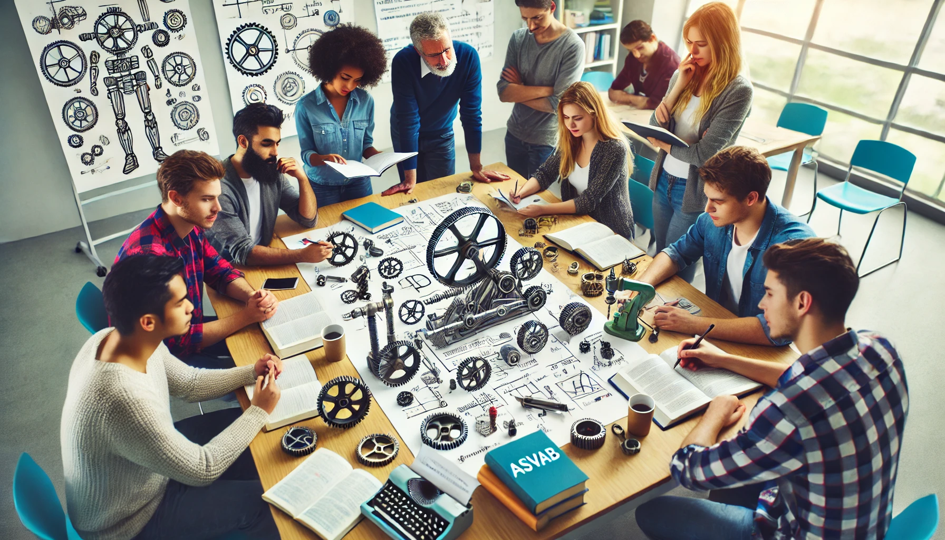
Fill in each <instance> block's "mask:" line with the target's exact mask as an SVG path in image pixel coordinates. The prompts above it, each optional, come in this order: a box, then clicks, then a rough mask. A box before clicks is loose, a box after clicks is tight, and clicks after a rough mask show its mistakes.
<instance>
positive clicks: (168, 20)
mask: <svg viewBox="0 0 945 540" xmlns="http://www.w3.org/2000/svg"><path fill="white" fill-rule="evenodd" d="M185 26H187V15H184V12H183V11H181V10H179V9H171V10H168V11H167V13H165V14H164V27H165V28H167V29H168V30H170V31H171V32H174V33H175V34H176V33H177V32H180V31H181V30H183V29H184V27H185Z"/></svg>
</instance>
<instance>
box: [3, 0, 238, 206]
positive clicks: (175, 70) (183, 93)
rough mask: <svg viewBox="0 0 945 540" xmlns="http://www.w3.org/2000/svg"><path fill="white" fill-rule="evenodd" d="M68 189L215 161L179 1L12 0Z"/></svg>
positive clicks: (188, 22)
mask: <svg viewBox="0 0 945 540" xmlns="http://www.w3.org/2000/svg"><path fill="white" fill-rule="evenodd" d="M16 8H17V12H18V13H19V16H20V20H21V22H22V24H23V29H24V32H25V34H26V40H27V42H28V43H29V47H30V53H31V56H32V58H31V61H32V62H33V65H34V66H35V67H36V72H37V73H38V74H39V79H40V82H41V83H42V87H43V92H44V93H45V95H46V102H47V103H48V104H49V111H50V114H51V115H52V118H53V123H54V124H55V126H56V133H57V135H58V138H59V143H60V144H61V145H62V149H63V153H64V154H65V156H66V162H67V163H68V164H69V172H70V173H71V174H72V178H73V182H74V184H75V187H76V190H77V191H78V192H79V193H83V192H86V191H89V190H92V189H96V188H100V187H104V186H108V185H111V184H114V183H117V182H121V181H124V180H129V179H132V178H136V177H139V176H143V175H146V174H150V173H154V172H155V171H156V170H157V168H158V166H159V165H160V164H161V162H162V161H163V160H164V158H165V157H166V156H167V155H170V154H173V153H174V152H176V151H177V150H180V149H182V148H188V149H193V150H202V151H204V152H207V153H209V154H213V155H216V154H219V153H220V149H219V146H218V145H217V138H216V134H215V133H213V118H212V117H211V115H210V106H209V103H208V102H207V101H203V100H204V99H205V98H207V93H206V82H205V81H204V75H203V62H202V61H201V59H200V56H199V54H198V53H197V39H196V36H195V34H194V30H195V29H194V26H193V23H192V19H191V15H190V6H189V5H188V3H187V0H176V1H173V2H170V3H165V2H159V1H158V0H116V1H114V2H110V3H108V4H107V5H101V3H100V2H90V1H88V0H50V1H47V2H42V1H38V0H17V2H16Z"/></svg>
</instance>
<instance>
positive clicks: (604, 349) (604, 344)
mask: <svg viewBox="0 0 945 540" xmlns="http://www.w3.org/2000/svg"><path fill="white" fill-rule="evenodd" d="M600 355H601V358H603V359H604V360H611V359H613V357H614V348H613V346H611V344H610V342H609V341H601V342H600Z"/></svg>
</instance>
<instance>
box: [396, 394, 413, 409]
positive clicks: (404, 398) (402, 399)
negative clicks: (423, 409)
mask: <svg viewBox="0 0 945 540" xmlns="http://www.w3.org/2000/svg"><path fill="white" fill-rule="evenodd" d="M411 403H413V394H411V393H410V392H407V391H403V392H401V393H399V394H397V404H398V405H400V406H401V407H409V406H410V404H411Z"/></svg>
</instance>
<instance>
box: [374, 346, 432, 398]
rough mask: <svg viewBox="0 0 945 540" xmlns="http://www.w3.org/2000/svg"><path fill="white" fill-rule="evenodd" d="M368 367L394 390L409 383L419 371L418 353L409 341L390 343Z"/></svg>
mask: <svg viewBox="0 0 945 540" xmlns="http://www.w3.org/2000/svg"><path fill="white" fill-rule="evenodd" d="M368 365H369V366H370V368H371V372H372V373H374V376H375V377H377V378H378V379H380V380H381V382H383V383H384V384H386V385H387V386H390V387H392V388H396V387H398V386H403V385H405V384H407V383H408V382H410V379H412V378H413V376H414V375H416V374H417V371H418V370H419V369H420V352H419V351H417V349H415V348H414V346H413V344H412V343H410V342H409V341H392V342H390V343H388V344H387V345H385V346H384V348H383V349H381V350H380V352H379V353H378V354H377V356H376V357H375V358H374V359H369V361H368Z"/></svg>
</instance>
